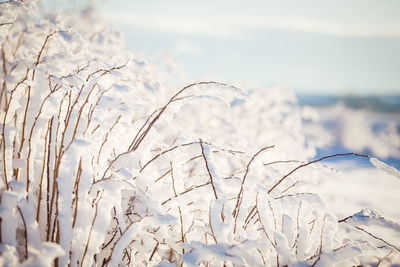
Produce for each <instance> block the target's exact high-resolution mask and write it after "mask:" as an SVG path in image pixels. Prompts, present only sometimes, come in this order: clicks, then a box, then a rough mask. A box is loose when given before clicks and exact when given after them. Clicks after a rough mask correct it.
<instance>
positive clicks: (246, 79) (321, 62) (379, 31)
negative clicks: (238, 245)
mask: <svg viewBox="0 0 400 267" xmlns="http://www.w3.org/2000/svg"><path fill="white" fill-rule="evenodd" d="M89 5H90V6H92V7H94V8H95V9H96V11H97V12H99V15H100V16H102V19H104V20H106V21H107V22H108V23H109V24H110V25H111V26H112V27H114V28H116V29H119V30H120V31H121V32H122V33H123V35H124V38H125V41H126V44H127V46H128V47H129V48H131V49H132V50H133V51H135V53H136V52H137V53H139V54H141V55H143V57H144V59H145V60H146V61H151V60H152V58H154V57H152V56H151V55H157V57H155V58H158V60H159V58H160V57H162V58H163V60H165V62H169V65H168V66H167V67H168V68H171V69H174V71H177V70H178V71H179V72H181V74H182V75H181V76H179V77H180V79H181V81H180V82H182V83H184V84H187V83H190V82H192V81H199V80H218V81H223V82H228V83H232V84H235V85H239V86H241V87H246V88H249V87H250V89H256V88H271V87H281V88H285V89H287V90H291V91H293V92H294V93H295V94H296V96H297V99H298V103H299V104H300V105H301V106H306V105H308V106H313V107H315V108H316V109H317V110H318V111H319V114H320V123H321V124H322V125H323V126H324V127H325V128H326V129H327V130H328V131H329V132H330V133H332V136H333V137H334V138H333V141H332V143H331V145H330V146H328V147H325V148H322V149H321V150H320V151H318V154H319V155H327V154H332V153H340V152H348V151H352V152H359V153H368V154H371V155H374V156H376V157H379V158H380V159H383V160H384V161H385V162H387V163H389V164H391V165H393V166H395V167H396V168H398V169H400V73H399V71H400V16H399V14H400V1H395V0H386V1H378V0H353V1H344V0H337V1H326V0H296V1H288V0H284V1H266V0H252V1H247V2H246V3H244V2H243V1H234V0H230V1H228V0H219V1H210V0H204V1H184V0H169V1H132V0H118V1H110V0H98V1H77V0H76V1H59V0H52V1H45V2H43V3H41V4H40V6H39V12H45V11H46V10H52V9H54V8H59V9H75V10H78V9H80V8H82V7H85V6H89ZM178 84H179V83H178Z"/></svg>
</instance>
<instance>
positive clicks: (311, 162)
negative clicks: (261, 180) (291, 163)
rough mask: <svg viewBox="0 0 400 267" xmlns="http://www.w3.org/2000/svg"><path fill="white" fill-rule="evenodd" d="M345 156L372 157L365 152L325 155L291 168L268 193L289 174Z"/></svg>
mask: <svg viewBox="0 0 400 267" xmlns="http://www.w3.org/2000/svg"><path fill="white" fill-rule="evenodd" d="M343 156H356V157H364V158H368V159H369V158H370V156H368V155H364V154H357V153H341V154H334V155H329V156H325V157H322V158H319V159H316V160H313V161H310V162H307V163H304V164H302V165H300V166H298V167H296V168H294V169H293V170H291V171H290V172H289V173H287V174H286V175H284V176H283V177H282V178H281V179H279V180H278V182H276V183H275V184H274V185H273V186H272V187H271V188H270V189H269V190H268V194H271V192H272V191H273V190H274V189H275V188H276V187H277V186H278V185H279V184H280V183H282V182H283V181H284V180H285V179H286V178H287V177H288V176H290V175H291V174H293V173H294V172H295V171H297V170H299V169H301V168H303V167H306V166H308V165H310V164H313V163H316V162H319V161H323V160H325V159H329V158H335V157H343Z"/></svg>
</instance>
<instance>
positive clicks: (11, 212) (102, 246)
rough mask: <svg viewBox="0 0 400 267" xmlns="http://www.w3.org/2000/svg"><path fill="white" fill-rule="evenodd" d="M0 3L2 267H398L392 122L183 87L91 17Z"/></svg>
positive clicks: (237, 89)
mask: <svg viewBox="0 0 400 267" xmlns="http://www.w3.org/2000/svg"><path fill="white" fill-rule="evenodd" d="M0 7H1V8H2V9H1V12H0V19H1V21H0V23H1V28H0V43H1V47H2V49H1V54H2V56H1V57H0V63H1V64H0V66H2V67H1V71H0V83H1V95H0V97H1V98H0V122H1V128H0V131H1V140H0V160H1V161H0V177H1V180H0V194H1V195H0V199H1V202H0V217H1V220H0V226H1V229H0V234H1V235H0V243H1V244H0V266H285V265H288V266H335V265H336V266H357V265H363V266H396V264H397V265H399V264H400V224H399V223H398V222H400V214H399V211H398V210H399V208H398V206H399V202H400V197H399V194H398V192H400V191H399V190H400V172H399V171H398V170H397V169H396V168H399V158H400V134H399V120H400V119H399V116H398V113H390V114H389V113H385V114H383V113H379V112H375V111H374V112H369V111H365V110H364V109H351V108H349V107H346V106H345V105H342V104H337V105H333V106H325V107H318V108H314V107H310V106H307V105H299V101H298V99H297V98H296V96H295V94H294V93H293V92H291V91H289V90H284V89H282V88H250V87H249V88H246V86H237V85H232V84H229V83H224V82H219V81H197V82H194V83H190V82H182V81H181V80H179V81H178V82H177V79H178V78H177V77H178V76H179V77H181V76H180V74H179V71H178V73H177V72H176V69H174V68H173V66H174V65H173V64H171V62H170V61H169V60H166V58H164V57H160V56H158V55H157V54H156V55H153V58H151V57H149V61H147V59H146V56H139V53H137V52H135V51H130V50H128V49H126V46H125V43H124V41H123V38H122V36H121V33H120V32H118V31H116V30H112V29H109V28H108V27H107V26H106V25H103V24H102V23H101V22H100V21H98V20H97V19H96V18H97V16H96V13H93V11H91V10H85V11H82V13H81V14H73V13H68V12H64V13H59V14H56V13H53V14H50V15H48V16H44V15H40V16H39V17H38V15H37V14H36V15H30V14H31V13H29V12H30V11H31V10H33V9H34V1H23V2H22V1H21V2H19V1H8V2H2V3H1V4H0ZM300 104H301V103H300ZM332 160H333V161H332ZM384 162H386V163H387V164H386V163H384ZM389 165H393V166H395V167H396V168H395V167H392V166H389Z"/></svg>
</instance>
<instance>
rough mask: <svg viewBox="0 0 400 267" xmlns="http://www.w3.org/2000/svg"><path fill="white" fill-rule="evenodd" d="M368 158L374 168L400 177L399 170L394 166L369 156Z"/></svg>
mask: <svg viewBox="0 0 400 267" xmlns="http://www.w3.org/2000/svg"><path fill="white" fill-rule="evenodd" d="M369 160H370V162H371V163H372V164H373V165H374V166H375V167H376V168H378V169H380V170H382V171H384V172H387V173H388V174H390V175H392V176H394V177H396V178H399V179H400V172H399V171H398V170H397V169H396V168H393V167H392V166H389V165H387V164H385V163H384V162H382V161H380V160H379V159H376V158H372V157H371V158H370V159H369Z"/></svg>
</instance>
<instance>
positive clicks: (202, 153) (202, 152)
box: [200, 139, 218, 199]
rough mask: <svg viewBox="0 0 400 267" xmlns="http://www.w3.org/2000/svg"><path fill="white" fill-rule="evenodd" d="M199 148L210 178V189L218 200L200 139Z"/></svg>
mask: <svg viewBox="0 0 400 267" xmlns="http://www.w3.org/2000/svg"><path fill="white" fill-rule="evenodd" d="M200 147H201V155H202V156H203V159H204V162H205V164H206V169H207V172H208V176H209V177H210V182H211V186H212V189H213V192H214V196H215V199H218V195H217V190H216V189H215V184H214V180H213V176H212V175H211V171H210V167H209V165H208V161H207V157H206V155H205V154H204V146H203V141H202V140H201V139H200Z"/></svg>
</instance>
